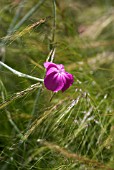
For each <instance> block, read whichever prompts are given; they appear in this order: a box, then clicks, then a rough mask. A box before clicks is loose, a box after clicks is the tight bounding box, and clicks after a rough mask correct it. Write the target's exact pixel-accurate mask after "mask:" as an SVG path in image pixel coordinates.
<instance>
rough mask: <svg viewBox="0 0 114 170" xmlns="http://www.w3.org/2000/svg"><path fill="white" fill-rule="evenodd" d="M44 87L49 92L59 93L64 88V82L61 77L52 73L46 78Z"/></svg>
mask: <svg viewBox="0 0 114 170" xmlns="http://www.w3.org/2000/svg"><path fill="white" fill-rule="evenodd" d="M44 85H45V87H46V88H47V89H48V90H51V91H54V92H57V91H59V90H61V89H62V88H63V86H64V82H63V79H62V76H61V75H57V73H56V74H55V73H51V74H49V75H47V76H46V77H45V79H44Z"/></svg>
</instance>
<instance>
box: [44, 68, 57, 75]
mask: <svg viewBox="0 0 114 170" xmlns="http://www.w3.org/2000/svg"><path fill="white" fill-rule="evenodd" d="M57 71H58V69H57V68H55V67H50V68H49V69H48V70H47V71H46V76H47V75H49V74H51V73H53V72H55V73H57Z"/></svg>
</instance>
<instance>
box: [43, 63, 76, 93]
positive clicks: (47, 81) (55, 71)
mask: <svg viewBox="0 0 114 170" xmlns="http://www.w3.org/2000/svg"><path fill="white" fill-rule="evenodd" d="M44 67H45V68H46V76H45V78H44V85H45V87H46V88H47V89H48V90H51V91H54V92H57V91H60V90H62V91H65V90H66V89H68V88H69V87H70V86H71V85H72V84H73V81H74V78H73V76H72V74H70V73H67V72H66V71H65V69H64V66H63V65H62V64H55V63H52V62H45V63H44Z"/></svg>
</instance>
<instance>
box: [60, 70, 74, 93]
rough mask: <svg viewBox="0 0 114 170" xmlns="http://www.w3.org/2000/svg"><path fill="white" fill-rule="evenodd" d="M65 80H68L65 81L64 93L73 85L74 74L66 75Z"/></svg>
mask: <svg viewBox="0 0 114 170" xmlns="http://www.w3.org/2000/svg"><path fill="white" fill-rule="evenodd" d="M65 78H66V79H65V80H66V81H64V86H63V88H62V92H64V91H65V90H67V89H68V88H69V87H70V86H71V85H72V84H73V81H74V78H73V76H72V74H69V73H67V72H66V74H65Z"/></svg>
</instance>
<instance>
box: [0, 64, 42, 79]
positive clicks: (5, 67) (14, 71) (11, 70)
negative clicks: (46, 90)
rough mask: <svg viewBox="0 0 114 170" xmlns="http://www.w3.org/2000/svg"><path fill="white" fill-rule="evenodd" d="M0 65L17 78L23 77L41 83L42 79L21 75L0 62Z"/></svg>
mask: <svg viewBox="0 0 114 170" xmlns="http://www.w3.org/2000/svg"><path fill="white" fill-rule="evenodd" d="M0 65H2V66H3V67H5V68H6V69H8V70H9V71H11V72H12V73H14V74H15V75H17V76H18V77H23V78H28V79H32V80H36V81H40V82H43V81H44V79H40V78H37V77H33V76H30V75H28V74H24V73H21V72H19V71H17V70H15V69H13V68H11V67H9V66H8V65H6V64H4V63H3V62H1V61H0Z"/></svg>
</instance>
